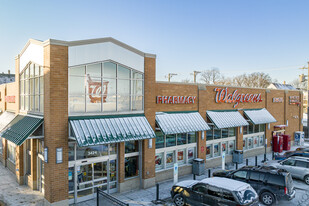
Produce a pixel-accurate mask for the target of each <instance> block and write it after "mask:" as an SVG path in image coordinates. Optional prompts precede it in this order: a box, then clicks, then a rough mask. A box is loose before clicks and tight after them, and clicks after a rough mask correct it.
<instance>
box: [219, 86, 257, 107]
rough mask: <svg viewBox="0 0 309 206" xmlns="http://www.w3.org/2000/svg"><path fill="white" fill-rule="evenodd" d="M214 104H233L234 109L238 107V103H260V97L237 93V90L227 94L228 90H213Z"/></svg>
mask: <svg viewBox="0 0 309 206" xmlns="http://www.w3.org/2000/svg"><path fill="white" fill-rule="evenodd" d="M215 92H216V97H215V101H216V103H221V102H223V103H230V104H233V103H234V108H235V107H237V106H238V104H239V103H257V102H262V95H261V93H259V94H250V93H239V92H238V90H237V89H236V90H234V91H233V92H229V88H215Z"/></svg>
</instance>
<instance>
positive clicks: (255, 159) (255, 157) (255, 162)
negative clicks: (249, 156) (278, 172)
mask: <svg viewBox="0 0 309 206" xmlns="http://www.w3.org/2000/svg"><path fill="white" fill-rule="evenodd" d="M255 166H257V156H255Z"/></svg>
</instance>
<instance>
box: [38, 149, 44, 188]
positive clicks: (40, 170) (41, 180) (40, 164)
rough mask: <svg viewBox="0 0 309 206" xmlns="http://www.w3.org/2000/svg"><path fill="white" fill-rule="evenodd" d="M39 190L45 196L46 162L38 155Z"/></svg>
mask: <svg viewBox="0 0 309 206" xmlns="http://www.w3.org/2000/svg"><path fill="white" fill-rule="evenodd" d="M37 164H38V190H39V191H40V192H42V193H43V194H44V160H43V157H42V155H38V163H37Z"/></svg>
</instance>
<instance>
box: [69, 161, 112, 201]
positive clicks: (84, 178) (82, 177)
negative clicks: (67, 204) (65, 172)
mask: <svg viewBox="0 0 309 206" xmlns="http://www.w3.org/2000/svg"><path fill="white" fill-rule="evenodd" d="M74 168H75V172H74ZM73 173H75V174H74V176H75V177H76V180H74V179H75V178H73V176H72V175H73ZM70 182H72V183H73V182H74V183H75V189H76V192H74V196H75V199H76V201H75V202H82V201H85V200H89V199H92V198H94V197H95V193H96V189H97V188H100V189H102V190H105V191H106V192H107V193H114V192H117V160H116V159H106V160H104V159H102V160H100V161H98V160H96V161H93V162H91V163H90V162H87V163H83V162H81V163H76V164H75V166H74V167H69V184H70ZM72 183H71V184H72ZM69 190H70V189H69Z"/></svg>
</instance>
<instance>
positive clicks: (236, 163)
mask: <svg viewBox="0 0 309 206" xmlns="http://www.w3.org/2000/svg"><path fill="white" fill-rule="evenodd" d="M236 170H238V163H237V162H236Z"/></svg>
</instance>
